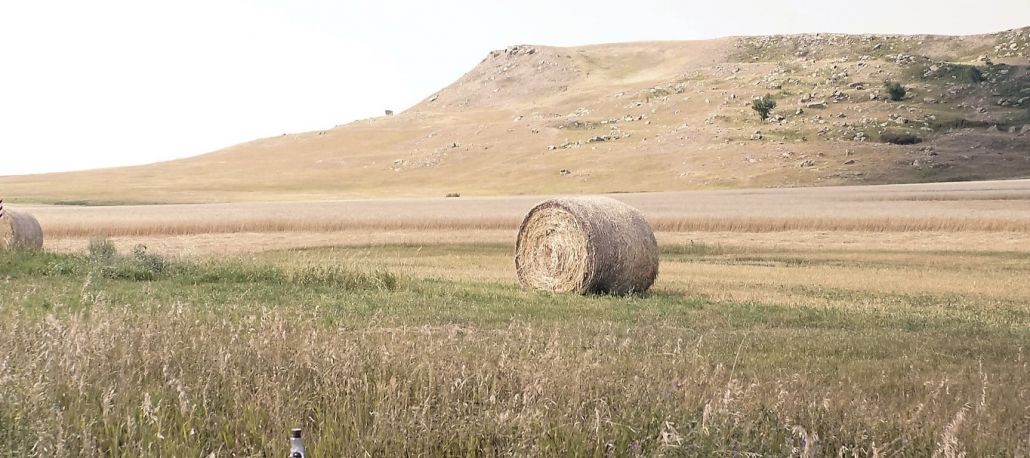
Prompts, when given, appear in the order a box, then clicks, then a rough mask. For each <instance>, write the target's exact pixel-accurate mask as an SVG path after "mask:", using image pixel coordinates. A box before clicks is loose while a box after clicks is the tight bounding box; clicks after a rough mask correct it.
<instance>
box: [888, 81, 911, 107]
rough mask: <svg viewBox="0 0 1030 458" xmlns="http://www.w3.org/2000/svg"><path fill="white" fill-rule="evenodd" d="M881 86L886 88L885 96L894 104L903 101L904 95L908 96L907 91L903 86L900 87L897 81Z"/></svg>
mask: <svg viewBox="0 0 1030 458" xmlns="http://www.w3.org/2000/svg"><path fill="white" fill-rule="evenodd" d="M883 85H884V87H886V88H887V95H888V96H889V97H890V98H891V100H893V101H895V102H897V101H899V100H901V99H904V98H905V95H906V94H908V90H907V89H905V86H902V85H901V83H899V82H897V81H887V82H886V83H884V84H883Z"/></svg>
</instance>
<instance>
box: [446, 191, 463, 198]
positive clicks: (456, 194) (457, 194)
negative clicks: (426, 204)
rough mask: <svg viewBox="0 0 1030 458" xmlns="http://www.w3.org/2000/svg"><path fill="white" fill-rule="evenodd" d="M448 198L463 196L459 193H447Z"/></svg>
mask: <svg viewBox="0 0 1030 458" xmlns="http://www.w3.org/2000/svg"><path fill="white" fill-rule="evenodd" d="M447 197H461V194H460V193H457V192H449V193H447Z"/></svg>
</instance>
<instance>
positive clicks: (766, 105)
mask: <svg viewBox="0 0 1030 458" xmlns="http://www.w3.org/2000/svg"><path fill="white" fill-rule="evenodd" d="M773 108H776V100H773V98H772V96H771V95H769V94H766V95H764V96H762V97H757V98H755V99H754V100H752V101H751V109H752V110H754V111H755V113H758V117H759V118H762V120H763V121H765V120H766V119H768V118H769V112H771V111H772V110H773Z"/></svg>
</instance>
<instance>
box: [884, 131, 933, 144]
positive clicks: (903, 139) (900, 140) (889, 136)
mask: <svg viewBox="0 0 1030 458" xmlns="http://www.w3.org/2000/svg"><path fill="white" fill-rule="evenodd" d="M880 141H881V142H883V143H890V144H892V145H914V144H916V143H919V142H922V141H923V139H921V138H919V137H917V136H915V135H912V134H910V133H908V132H884V133H882V134H880Z"/></svg>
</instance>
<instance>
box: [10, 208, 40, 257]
mask: <svg viewBox="0 0 1030 458" xmlns="http://www.w3.org/2000/svg"><path fill="white" fill-rule="evenodd" d="M40 248H43V229H42V228H41V227H40V226H39V221H36V218H35V217H34V216H32V215H30V214H28V213H21V212H13V211H7V212H6V213H5V214H4V216H3V218H0V250H13V249H21V250H38V249H40Z"/></svg>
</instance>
